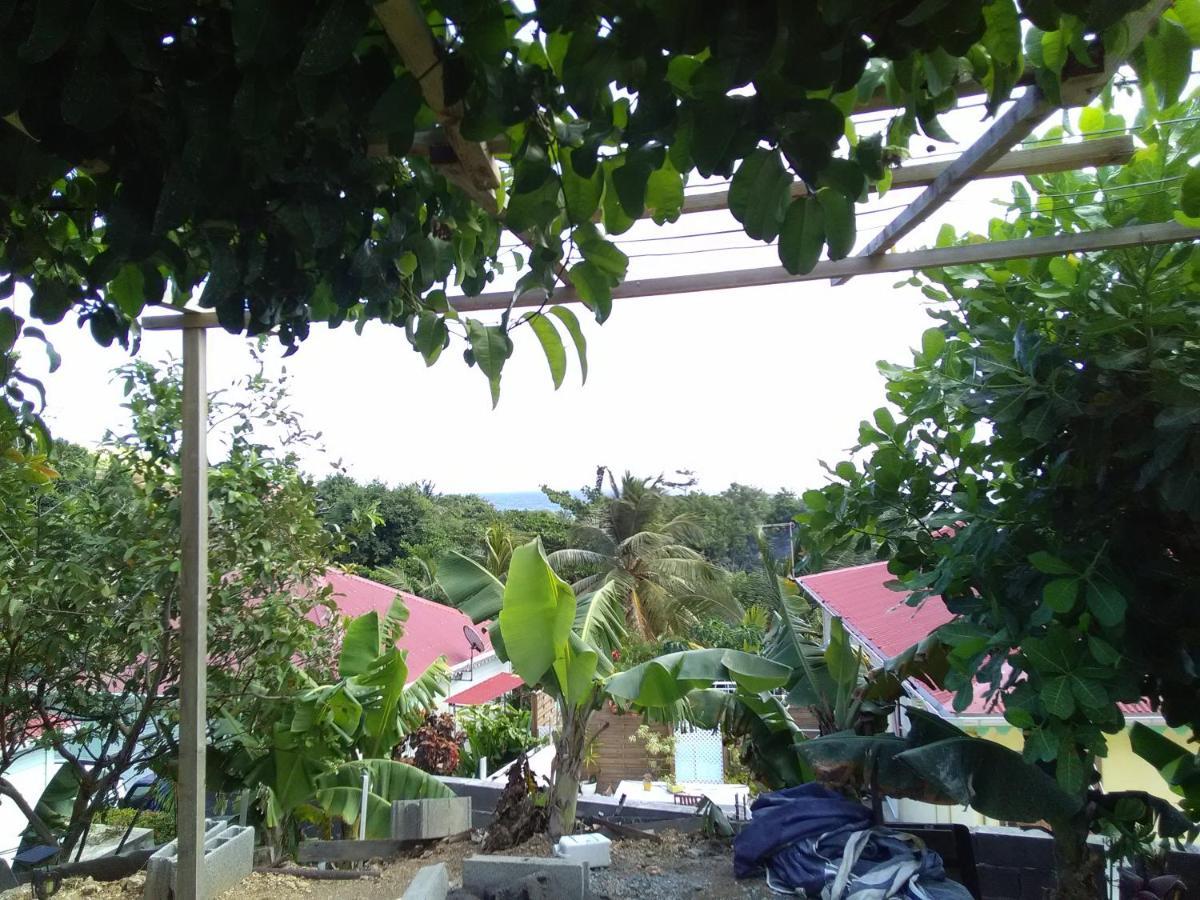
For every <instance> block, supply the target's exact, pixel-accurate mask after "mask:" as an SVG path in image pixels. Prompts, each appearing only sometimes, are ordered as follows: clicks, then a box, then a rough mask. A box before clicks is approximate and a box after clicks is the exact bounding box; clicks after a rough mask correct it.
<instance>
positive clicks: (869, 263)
mask: <svg viewBox="0 0 1200 900" xmlns="http://www.w3.org/2000/svg"><path fill="white" fill-rule="evenodd" d="M1194 240H1200V228H1192V227H1189V226H1187V225H1181V224H1179V223H1178V222H1158V223H1154V224H1150V225H1127V226H1124V227H1122V228H1106V229H1102V230H1100V231H1085V232H1079V233H1076V234H1061V235H1053V236H1050V237H1036V238H1021V239H1019V240H1013V241H982V242H980V243H977V244H960V245H957V246H954V247H936V248H931V249H926V250H914V251H912V252H910V253H886V254H882V255H880V256H852V257H849V258H847V259H840V260H836V261H831V260H826V261H824V262H821V263H818V264H817V266H816V268H814V269H813V270H812V271H811V272H808V273H806V274H803V275H793V274H792V273H790V272H789V271H787V269H785V268H783V267H782V266H769V267H764V268H757V269H733V270H728V271H724V272H705V273H699V274H692V275H670V276H666V277H661V278H639V279H631V280H628V281H625V282H622V283H621V284H620V285H618V286H617V287H616V288H615V289H614V290H613V299H617V300H631V299H634V298H637V297H661V296H665V295H668V294H690V293H702V292H704V291H733V290H738V289H739V288H751V287H766V286H769V285H774V284H793V283H800V282H805V281H822V280H824V279H826V278H844V277H854V276H857V275H879V274H884V273H889V272H892V273H894V272H909V271H916V270H920V269H935V268H942V267H945V266H966V265H979V264H981V263H999V262H1004V261H1005V260H1009V259H1026V258H1037V257H1041V256H1063V255H1066V254H1069V253H1091V252H1094V251H1097V250H1118V249H1121V248H1125V247H1138V246H1149V245H1153V244H1172V243H1178V242H1180V241H1194ZM450 300H451V304H452V305H453V306H454V308H455V309H456V310H457V311H458V312H461V313H477V312H486V311H489V310H497V311H498V310H505V309H508V308H509V305H510V304H513V305H515V306H518V307H539V306H543V305H557V304H562V303H578V302H580V300H579V295H578V294H576V292H575V290H574V288H570V287H565V288H563V289H562V290H559V291H555V293H554V296H553V297H552V298H550V299H547V298H546V296H545V294H544V293H543V292H542V291H539V290H533V291H527V292H526V293H524V294H521V296H519V297H518V298H517V299H516V302H515V303H513V297H512V292H511V291H490V292H488V293H486V294H479V295H478V296H475V297H451V298H450ZM141 324H142V328H143V329H145V330H147V331H174V330H177V329H180V328H218V327H220V323H218V322H217V316H216V313H211V312H204V313H194V312H189V313H179V314H174V315H162V316H152V317H149V318H146V319H143V320H142V323H141Z"/></svg>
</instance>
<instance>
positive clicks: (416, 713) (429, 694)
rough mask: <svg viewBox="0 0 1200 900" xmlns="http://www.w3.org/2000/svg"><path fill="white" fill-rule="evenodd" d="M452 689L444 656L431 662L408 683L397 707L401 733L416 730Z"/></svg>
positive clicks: (448, 668)
mask: <svg viewBox="0 0 1200 900" xmlns="http://www.w3.org/2000/svg"><path fill="white" fill-rule="evenodd" d="M449 690H450V667H449V666H447V665H446V660H445V659H444V658H443V657H440V656H439V657H438V658H437V659H435V660H434V661H433V662H431V663H430V664H429V667H428V668H426V669H425V671H424V672H422V673H421V674H420V675H419V676H417V678H416V680H415V681H413V682H411V683H410V684H408V685H406V686H405V688H404V691H403V693H402V694H401V695H400V702H399V704H398V705H397V707H396V718H397V719H399V721H400V725H401V730H400V733H401V734H408V733H409V732H412V731H416V730H417V729H418V728H420V727H421V723H423V722H424V721H425V717H426V716H427V715H429V713H431V712H433V711H434V710H436V709H437V704H438V701H439V700H440V699H441V698H442V697H445V696H446V694H447V693H448V692H449Z"/></svg>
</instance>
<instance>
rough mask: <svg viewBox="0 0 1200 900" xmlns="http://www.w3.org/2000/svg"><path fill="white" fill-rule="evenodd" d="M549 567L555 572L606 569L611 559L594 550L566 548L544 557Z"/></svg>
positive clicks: (610, 563)
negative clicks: (601, 567)
mask: <svg viewBox="0 0 1200 900" xmlns="http://www.w3.org/2000/svg"><path fill="white" fill-rule="evenodd" d="M546 559H547V561H548V562H549V563H550V567H551V568H552V569H554V570H555V571H556V572H560V571H567V572H570V571H574V570H580V569H581V570H584V571H587V570H589V569H595V568H598V567H600V566H603V567H605V568H608V567H610V566H611V565H612V557H611V556H607V555H605V554H603V553H598V552H596V551H595V550H582V549H579V548H574V547H568V548H567V549H565V550H555V551H554V552H553V553H550V554H548V555H547V556H546Z"/></svg>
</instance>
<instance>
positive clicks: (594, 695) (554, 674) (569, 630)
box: [493, 540, 790, 840]
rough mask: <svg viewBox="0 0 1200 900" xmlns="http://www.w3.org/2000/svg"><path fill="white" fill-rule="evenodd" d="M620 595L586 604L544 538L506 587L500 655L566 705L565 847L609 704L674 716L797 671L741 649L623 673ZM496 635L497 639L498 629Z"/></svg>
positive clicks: (520, 556) (558, 776) (601, 593)
mask: <svg viewBox="0 0 1200 900" xmlns="http://www.w3.org/2000/svg"><path fill="white" fill-rule="evenodd" d="M621 600H622V598H621V595H620V592H619V591H618V590H615V589H613V590H609V589H607V586H606V587H602V588H601V589H600V590H598V591H595V592H594V593H592V594H590V595H589V596H588V598H587V602H586V603H580V602H579V601H577V599H576V597H575V594H574V592H573V591H572V590H571V586H570V585H568V584H567V583H566V582H565V581H563V580H562V579H561V578H560V577H559V576H558V575H557V573H555V571H554V569H553V568H552V567H551V566H550V563H549V561H548V560H547V559H546V554H545V552H544V550H543V549H542V544H541V541H540V540H534V541H532V542H530V543H528V544H525V545H523V546H521V547H518V548H517V549H516V550H514V551H513V555H512V562H511V564H510V566H509V570H508V579H507V581H506V583H505V585H504V593H503V600H502V604H501V608H500V615H499V625H500V633H501V634H502V635H503V640H502V642H501V643H500V645H498V646H497V652H498V653H501V654H502V655H503V656H504V658H506V659H507V660H508V661H510V662H511V663H512V666H513V669H514V670H515V671H516V673H517V674H518V675H520V676H521V678H522V679H523V680H524V681H525V683H526V684H529V685H532V686H535V687H538V688H541V689H542V690H544V691H545V692H546V693H548V694H549V695H550V696H552V697H554V698H555V700H556V701H557V704H558V711H559V715H560V717H561V727H560V730H559V733H558V734H557V735H556V740H555V758H554V766H553V770H552V778H551V785H550V799H549V825H548V828H549V832H550V836H551V837H552V838H553V839H555V840H557V839H558V837H559V836H561V835H563V834H568V833H570V831H571V830H572V828H573V827H574V823H575V804H576V799H577V797H578V794H579V777H580V770H581V768H582V764H583V755H584V746H585V743H586V736H587V726H588V721H589V719H590V717H591V715H592V713H593V712H594V711H595V710H596V709H598V708H600V706H601V705H602V704H603V703H605V702H609V701H611V702H613V703H615V704H617V705H618V706H620V707H623V708H632V709H638V710H643V711H647V712H655V713H657V714H659V715H670V714H672V713H673V712H677V711H679V710H680V708H681V707H682V706H684V705H685V704H686V698H687V697H688V695H689V694H691V693H692V692H693V691H695V690H697V689H703V688H710V687H711V686H712V684H713V682H714V681H733V682H734V683H735V684H737V685H738V687H739V689H741V690H745V691H748V692H753V693H764V692H769V691H772V690H775V689H777V688H779V687H782V686H783V685H784V684H785V683H786V682H787V679H788V677H789V675H790V669H788V668H787V667H786V666H783V665H780V664H779V663H775V662H772V661H770V660H767V659H763V658H762V657H760V656H755V655H753V654H749V653H743V652H741V651H738V650H687V651H683V652H680V653H670V654H667V655H666V656H661V657H658V658H657V659H653V660H650V661H649V662H646V663H643V664H642V665H640V666H636V667H634V668H632V669H629V670H627V671H624V672H617V673H614V672H613V670H612V662H611V653H612V651H613V650H614V649H616V648H617V647H618V646H619V645H620V641H621V640H622V639H623V637H624V634H625V626H624V621H625V613H624V607H623V605H622V602H621ZM493 634H494V632H493Z"/></svg>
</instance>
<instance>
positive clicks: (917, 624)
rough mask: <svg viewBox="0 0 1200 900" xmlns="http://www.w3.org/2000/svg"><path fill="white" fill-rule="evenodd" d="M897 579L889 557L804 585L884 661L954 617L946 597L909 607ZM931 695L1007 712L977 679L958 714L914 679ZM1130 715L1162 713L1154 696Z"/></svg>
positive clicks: (941, 693) (983, 712) (1127, 709)
mask: <svg viewBox="0 0 1200 900" xmlns="http://www.w3.org/2000/svg"><path fill="white" fill-rule="evenodd" d="M892 579H893V576H892V574H891V573H890V572H889V571H888V570H887V563H886V562H877V563H868V564H867V565H865V566H852V567H850V568H847V569H833V570H832V571H829V572H820V573H818V574H816V575H806V576H804V577H803V578H801V579H800V584H801V585H803V587H804V589H805V590H806V591H807V592H808V594H809V595H810V596H811V597H812V598H813V599H814V600H816V601H817V603H819V604H820V605H821V606H823V607H825V608H826V609H828V610H829V611H830V612H831V613H832V614H833V615H835V616H839V617H841V619H842V624H844V625H845V626H846V629H847V630H848V631H849V632H850V633H851V634H852V635H853V636H854V638H855V639H856V642H858V643H861V644H862V645H863V646H864V648H865V649H866V650H867V651H868V652H870V653H871V655H873V656H874V657H875V659H876V661H877V662H879V663H882V662H883V661H884V660H887V659H890V658H891V657H893V656H896V655H898V654H900V653H903V652H904V651H905V650H907V649H908V648H909V647H911V646H913V645H914V644H917V643H920V642H921V641H922V640H924V639H925V638H926V637H927V636H928V635H929V634H930V633H932V632H933V630H934V629H936V628H938V627H939V626H941V625H944V624H946V623H947V622H949V621H950V620H951V619H953V618H954V616H953V614H952V613H951V612H950V610H948V609H946V605H945V603H943V602H942V598H941V597H929V598H928V599H926V600H925V601H923V602H922V603H921V605H920V606H919V607H912V606H908V605H907V604H906V603H905V602H904V601H905V599H906V597H907V595H906V594H905V593H904V592H903V591H893V590H891V589H890V588H888V587H886V585H887V583H888V582H889V581H891V580H892ZM910 683H911V684H913V685H914V686H916V687H918V688H919V689H920V691H921V692H922V693H923V694H925V695H926V696H927V697H929V698H931V699H932V700H934V701H935V702H936V703H938V704H939V705H940V706H942V708H943V711H944V713H945V714H946V715H948V716H954V715H958V716H968V717H974V716H1002V715H1004V706H1003V704H1002V703H1000V702H999V698H994V699H993V700H992V701H991V702H989V701H987V700H986V699H985V698H984V696H983V694H984V692H985V690H986V685H982V684H980V683H978V682H976V684H975V699H974V700H972V701H971V704H970V705H969V706H968V707H967V708H966V709H965V710H963V711H962V712H960V713H955V712H954V708H953V705H952V704H953V702H954V694H953V693H952V692H950V691H945V690H939V689H936V688H931V687H929V686H928V685H926V684H924V683H923V682H917V681H915V680H913V679H910ZM1120 707H1121V710H1122V712H1124V713H1125V715H1127V716H1157V715H1158V714H1157V713H1156V712H1155V711H1154V710H1153V709H1152V708H1151V706H1150V703H1149V701H1147V700H1140V701H1138V702H1137V703H1122V704H1120Z"/></svg>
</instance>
